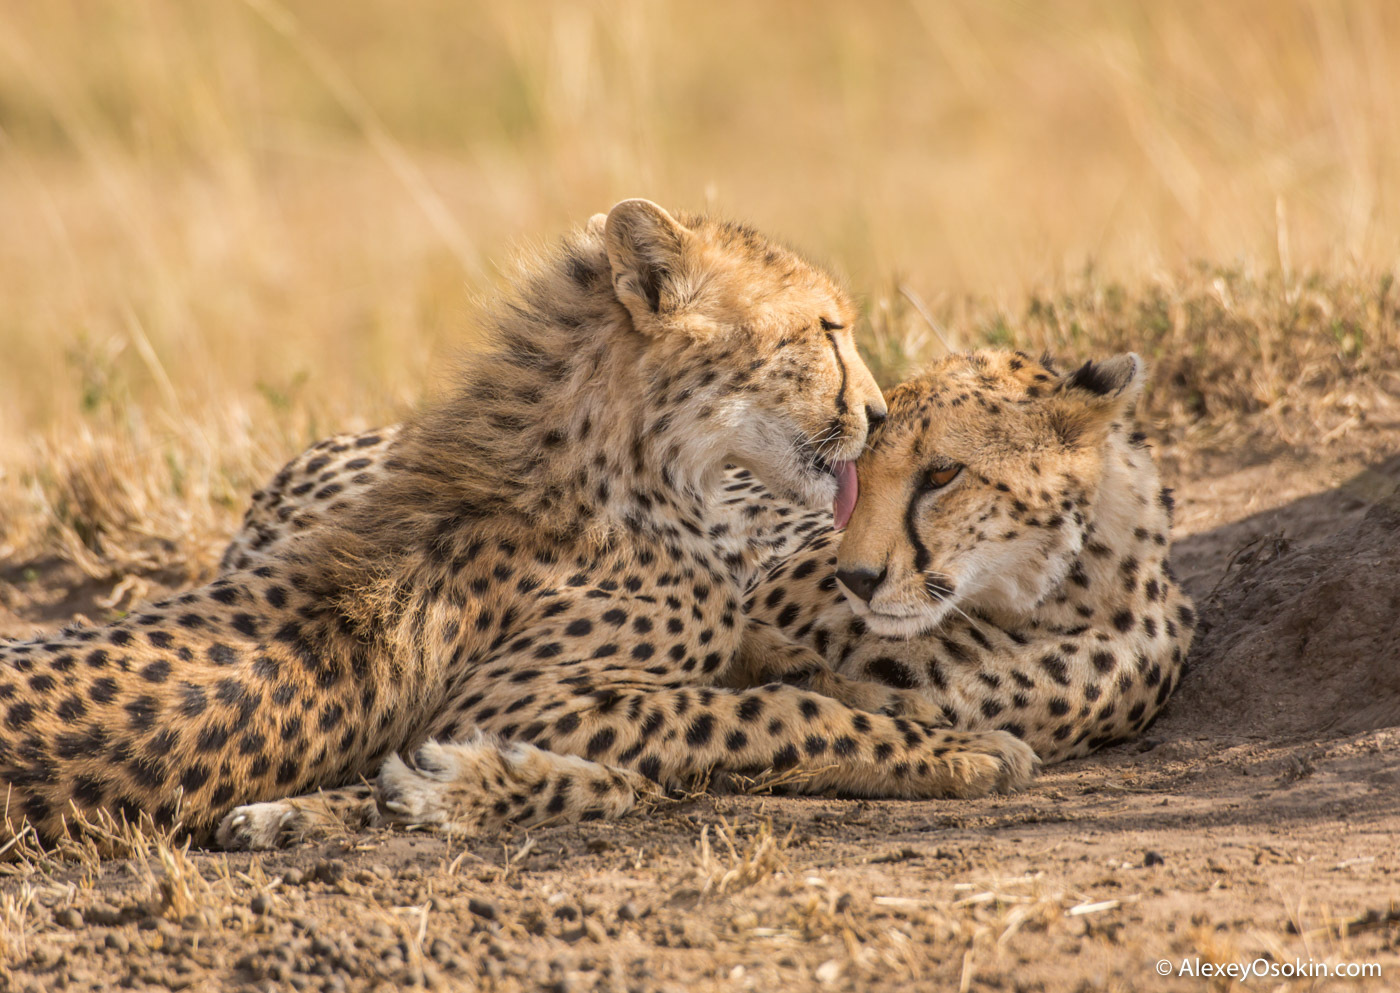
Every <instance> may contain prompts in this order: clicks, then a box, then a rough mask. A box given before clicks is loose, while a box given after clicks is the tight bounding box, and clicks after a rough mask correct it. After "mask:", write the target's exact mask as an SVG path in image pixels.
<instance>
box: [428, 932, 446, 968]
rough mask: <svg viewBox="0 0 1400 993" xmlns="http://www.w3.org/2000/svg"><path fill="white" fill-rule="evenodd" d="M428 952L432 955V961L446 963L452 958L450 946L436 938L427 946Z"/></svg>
mask: <svg viewBox="0 0 1400 993" xmlns="http://www.w3.org/2000/svg"><path fill="white" fill-rule="evenodd" d="M428 954H429V955H430V956H432V959H433V961H434V962H438V963H446V962H447V961H448V960H449V959H450V958H452V946H451V945H449V944H448V943H447V942H446V941H444V940H443V939H441V938H438V939H436V940H435V941H434V942H433V943H432V945H430V946H429V948H428Z"/></svg>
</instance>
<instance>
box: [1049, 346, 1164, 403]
mask: <svg viewBox="0 0 1400 993" xmlns="http://www.w3.org/2000/svg"><path fill="white" fill-rule="evenodd" d="M1144 378H1145V376H1144V370H1143V364H1142V359H1140V358H1138V355H1137V353H1136V352H1126V353H1124V354H1123V355H1115V356H1113V358H1111V359H1104V360H1103V361H1102V362H1094V361H1092V360H1091V361H1089V362H1085V363H1084V364H1083V365H1082V366H1080V367H1079V368H1078V369H1076V370H1074V372H1072V373H1070V374H1069V375H1068V376H1066V377H1065V378H1064V379H1063V380H1062V381H1061V382H1060V389H1061V390H1064V391H1068V390H1081V391H1083V392H1084V393H1087V394H1092V395H1093V396H1098V397H1107V398H1113V399H1118V398H1121V402H1122V406H1123V407H1131V406H1132V405H1133V404H1134V403H1136V402H1137V398H1138V396H1139V395H1141V393H1142V384H1143V380H1144Z"/></svg>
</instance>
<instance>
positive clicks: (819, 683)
mask: <svg viewBox="0 0 1400 993" xmlns="http://www.w3.org/2000/svg"><path fill="white" fill-rule="evenodd" d="M779 679H781V680H782V681H784V682H788V683H793V684H794V685H797V686H802V687H804V688H806V689H809V690H811V691H812V692H814V693H819V694H821V695H822V696H828V697H831V698H832V699H833V700H840V701H841V702H842V703H844V704H846V705H847V706H850V707H854V708H856V709H857V710H866V711H869V712H870V713H872V714H886V715H888V716H890V717H907V718H909V719H910V720H911V721H918V722H919V723H920V724H929V725H941V726H947V724H948V720H947V718H946V717H945V716H944V713H943V709H942V708H941V707H939V706H938V705H937V704H936V703H934V702H933V701H932V700H931V699H929V697H928V696H927V695H926V694H924V693H921V692H919V691H917V690H910V689H898V688H896V687H893V686H887V685H885V684H883V683H876V682H867V681H865V680H858V679H849V678H847V677H846V676H842V675H840V674H838V673H836V672H834V671H833V670H832V669H831V666H830V663H829V662H828V661H827V660H826V658H824V657H823V656H822V655H820V654H819V653H818V652H816V651H815V650H814V649H812V648H809V647H807V646H806V645H802V644H799V643H798V642H795V641H793V640H792V639H791V638H789V637H788V636H787V635H786V634H784V633H783V632H782V631H781V630H780V629H779V628H776V627H773V626H772V625H771V624H768V623H766V622H764V621H758V620H753V619H750V620H749V621H748V623H747V625H746V627H745V628H744V638H743V641H742V642H741V644H740V646H739V651H738V652H737V653H736V655H735V659H734V662H733V664H732V665H731V666H730V667H729V669H728V670H727V671H726V672H725V674H724V680H723V685H725V686H728V687H730V688H733V689H750V688H753V687H756V686H762V685H764V684H765V683H771V682H773V681H774V680H779Z"/></svg>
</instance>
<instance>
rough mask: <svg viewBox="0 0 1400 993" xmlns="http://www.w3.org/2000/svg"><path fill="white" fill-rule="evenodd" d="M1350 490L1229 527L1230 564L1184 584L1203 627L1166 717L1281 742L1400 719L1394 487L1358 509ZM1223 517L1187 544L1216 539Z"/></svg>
mask: <svg viewBox="0 0 1400 993" xmlns="http://www.w3.org/2000/svg"><path fill="white" fill-rule="evenodd" d="M1395 467H1396V464H1395V462H1394V461H1392V463H1389V464H1387V465H1386V466H1384V467H1382V468H1381V469H1380V470H1373V471H1372V472H1371V473H1370V474H1368V475H1369V477H1370V478H1373V479H1374V478H1375V477H1377V476H1380V477H1390V476H1392V475H1393V472H1392V470H1393V469H1394V468H1395ZM1355 489H1356V487H1355V486H1350V487H1343V488H1341V489H1340V490H1338V491H1336V492H1335V493H1333V494H1328V495H1325V497H1323V498H1320V499H1319V498H1312V499H1311V500H1310V502H1309V507H1307V508H1306V512H1304V511H1303V510H1302V509H1300V508H1299V507H1298V506H1294V507H1292V508H1288V509H1287V511H1282V512H1278V513H1276V514H1275V515H1274V516H1275V518H1276V520H1275V521H1273V522H1270V521H1267V520H1261V521H1257V522H1255V524H1254V528H1253V530H1254V531H1255V532H1256V534H1255V536H1254V537H1252V538H1250V537H1249V536H1248V534H1247V533H1246V534H1243V535H1233V536H1232V537H1234V539H1235V541H1236V550H1237V554H1236V557H1235V559H1234V564H1233V567H1229V568H1227V570H1226V574H1225V577H1224V578H1223V579H1222V580H1219V581H1218V582H1217V584H1216V588H1215V589H1214V591H1213V592H1211V591H1209V590H1205V591H1203V590H1201V589H1196V590H1193V592H1194V593H1195V594H1196V596H1197V598H1198V606H1199V607H1200V609H1201V615H1202V626H1201V630H1200V632H1199V634H1198V636H1197V639H1196V645H1195V650H1194V651H1193V653H1192V657H1191V667H1190V671H1189V672H1188V674H1187V676H1186V678H1185V679H1184V680H1183V683H1182V686H1181V690H1180V691H1179V693H1178V694H1177V697H1176V699H1175V701H1174V702H1173V704H1172V706H1171V709H1170V712H1169V715H1168V716H1167V718H1166V720H1165V721H1164V727H1165V728H1167V729H1170V730H1174V731H1177V732H1185V733H1192V732H1195V733H1205V734H1209V735H1211V736H1212V737H1222V736H1223V737H1226V738H1254V739H1260V738H1263V739H1267V740H1269V741H1272V742H1286V741H1290V740H1298V739H1300V738H1312V737H1318V736H1323V735H1326V736H1329V737H1330V736H1337V735H1345V734H1349V733H1355V732H1360V731H1368V730H1372V729H1376V728H1384V727H1392V726H1396V725H1400V554H1397V553H1400V497H1397V496H1396V494H1395V492H1394V491H1393V490H1392V491H1391V492H1390V493H1389V494H1387V495H1386V496H1384V497H1383V498H1381V499H1379V500H1377V501H1376V502H1370V501H1366V502H1365V503H1364V504H1360V506H1363V507H1364V508H1365V509H1363V510H1361V511H1360V512H1359V513H1358V512H1357V511H1356V508H1357V507H1358V501H1357V500H1356V497H1355ZM1328 511H1331V513H1329V512H1328ZM1280 515H1284V516H1282V517H1281V516H1280ZM1264 516H1267V515H1261V517H1264ZM1339 521H1341V522H1344V526H1342V527H1341V529H1340V530H1336V531H1332V529H1333V528H1335V527H1336V526H1337V524H1338V523H1339ZM1271 523H1283V524H1285V528H1284V530H1278V531H1272V532H1270V531H1269V530H1267V528H1268V527H1269V525H1270V524H1271ZM1234 527H1237V526H1231V528H1234ZM1231 528H1222V529H1219V531H1217V532H1212V533H1210V534H1206V535H1200V536H1197V538H1194V539H1189V540H1188V543H1186V544H1187V545H1188V549H1187V551H1188V553H1189V551H1190V549H1189V544H1190V543H1191V542H1201V543H1205V544H1213V545H1214V546H1215V547H1216V548H1217V549H1218V548H1220V547H1221V544H1222V541H1221V538H1222V537H1225V535H1223V534H1222V533H1221V532H1225V531H1229V530H1231ZM1288 532H1292V536H1289V534H1288ZM1329 532H1331V533H1330V535H1329ZM1227 547H1228V546H1227Z"/></svg>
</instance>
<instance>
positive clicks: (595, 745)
mask: <svg viewBox="0 0 1400 993" xmlns="http://www.w3.org/2000/svg"><path fill="white" fill-rule="evenodd" d="M616 740H617V732H615V731H614V730H613V729H612V728H603V729H602V730H601V731H599V732H598V733H597V734H595V735H594V736H593V737H591V738H589V739H588V744H587V745H586V746H585V748H584V754H585V755H587V756H588V757H589V758H590V759H596V758H597V757H598V756H600V755H603V754H605V753H606V752H607V751H608V749H610V748H612V746H613V742H615V741H616Z"/></svg>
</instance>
